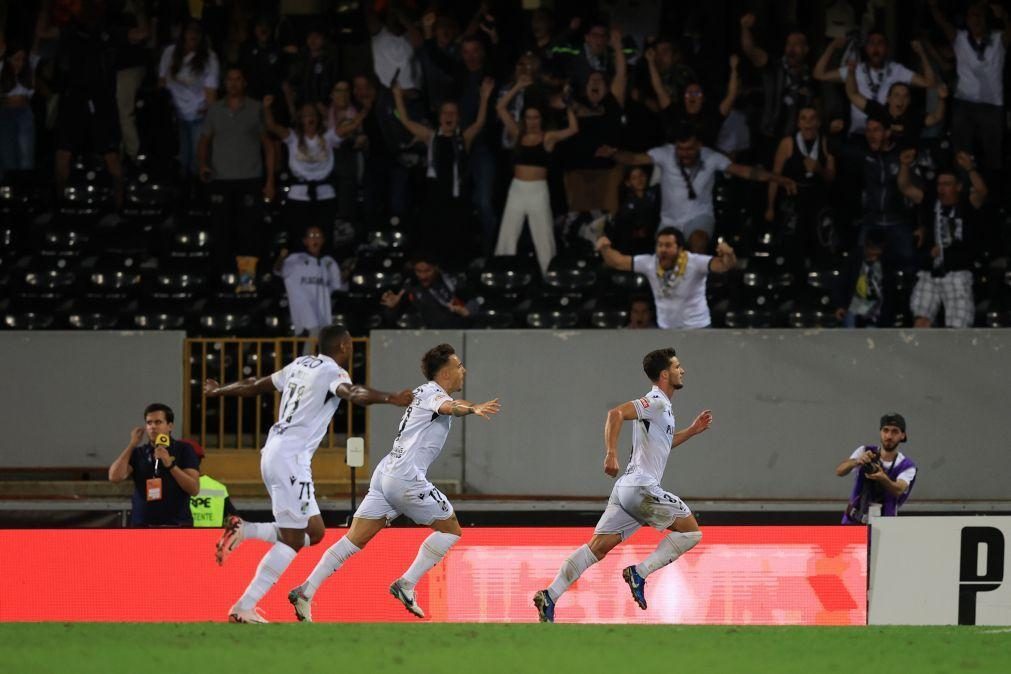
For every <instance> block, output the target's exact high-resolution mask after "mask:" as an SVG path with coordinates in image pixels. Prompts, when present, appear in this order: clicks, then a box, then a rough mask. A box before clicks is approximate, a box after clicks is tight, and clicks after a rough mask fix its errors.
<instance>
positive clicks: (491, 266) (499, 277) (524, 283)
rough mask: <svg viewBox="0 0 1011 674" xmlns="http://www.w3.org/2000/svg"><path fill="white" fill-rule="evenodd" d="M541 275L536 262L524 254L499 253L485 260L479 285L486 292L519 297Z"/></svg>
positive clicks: (501, 296) (503, 296)
mask: <svg viewBox="0 0 1011 674" xmlns="http://www.w3.org/2000/svg"><path fill="white" fill-rule="evenodd" d="M538 276H539V274H538V270H537V265H536V263H535V262H534V261H533V260H532V259H531V258H529V257H526V256H522V255H499V256H495V257H490V258H488V259H487V260H485V263H484V267H483V268H482V269H481V271H480V272H479V273H478V286H480V288H481V290H482V292H484V293H485V294H490V295H493V296H495V297H497V298H501V299H512V300H517V299H519V298H520V297H521V296H522V295H523V294H524V292H525V291H526V290H527V289H528V288H529V287H530V286H531V285H532V284H533V283H534V282H535V281H536V280H537V277H538Z"/></svg>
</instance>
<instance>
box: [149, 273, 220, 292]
mask: <svg viewBox="0 0 1011 674" xmlns="http://www.w3.org/2000/svg"><path fill="white" fill-rule="evenodd" d="M148 283H149V287H150V289H149V291H148V292H147V293H146V294H147V296H148V297H151V298H153V299H156V300H192V299H195V298H196V297H198V295H202V293H203V292H204V291H205V290H206V285H207V277H206V276H204V275H203V274H199V273H196V272H190V271H185V270H179V271H176V270H172V269H159V270H158V271H156V272H154V273H153V274H151V276H150V277H149V281H148Z"/></svg>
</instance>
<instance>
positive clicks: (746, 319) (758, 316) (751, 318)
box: [723, 307, 775, 330]
mask: <svg viewBox="0 0 1011 674" xmlns="http://www.w3.org/2000/svg"><path fill="white" fill-rule="evenodd" d="M723 324H724V325H725V326H726V327H728V328H731V329H738V330H740V329H745V328H771V327H772V326H773V325H774V324H775V313H774V312H773V311H772V310H770V309H767V308H764V307H742V308H733V309H728V310H727V313H726V314H725V315H724V317H723Z"/></svg>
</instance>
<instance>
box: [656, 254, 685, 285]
mask: <svg viewBox="0 0 1011 674" xmlns="http://www.w3.org/2000/svg"><path fill="white" fill-rule="evenodd" d="M672 271H673V273H674V276H684V275H685V272H686V271H688V251H687V250H682V251H681V252H680V253H678V259H677V261H676V262H675V263H674V269H673V270H672ZM667 274H668V272H665V271H664V270H663V269H661V268H660V265H659V264H657V266H656V275H657V276H659V277H660V278H663V277H664V276H666V275H667Z"/></svg>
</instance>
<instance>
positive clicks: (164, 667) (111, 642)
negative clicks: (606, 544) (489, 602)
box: [0, 623, 1011, 674]
mask: <svg viewBox="0 0 1011 674" xmlns="http://www.w3.org/2000/svg"><path fill="white" fill-rule="evenodd" d="M0 671H3V672H19V673H20V672H25V673H31V674H41V673H45V672H53V673H59V674H66V673H68V672H75V673H76V672H96V673H101V674H108V673H110V672H137V673H139V674H150V673H152V672H194V673H196V672H199V673H200V674H204V673H207V674H220V673H224V672H244V673H246V672H248V673H249V674H268V673H272V672H294V673H296V674H307V673H309V672H328V673H332V674H337V673H343V672H354V673H355V674H368V673H371V672H411V673H412V674H444V673H447V672H474V673H475V674H496V673H498V672H508V673H510V674H514V673H523V674H526V673H533V672H556V673H559V674H564V673H568V672H576V673H578V674H591V673H593V672H608V673H609V674H624V673H626V672H636V673H638V672H642V673H644V674H654V673H655V674H679V673H680V672H686V673H691V674H720V673H721V672H734V673H748V672H774V673H775V674H788V673H791V672H804V673H805V674H817V673H822V672H840V673H843V672H845V673H856V674H860V673H868V674H870V673H874V674H877V673H879V672H903V673H906V674H924V673H926V672H944V673H945V674H950V673H951V672H995V673H997V672H999V673H1000V674H1008V673H1009V672H1011V632H1009V631H997V630H996V629H995V628H986V627H851V628H845V627H843V628H831V627H679V626H675V627H665V626H649V627H646V626H630V625H615V626H610V625H536V624H535V625H529V624H526V625H471V624H464V625H437V624H406V625H405V624H361V625H349V624H314V625H297V624H294V625H293V624H285V625H264V626H252V625H228V624H209V623H196V624H177V623H164V624H129V623H119V624H95V623H91V624H87V623H73V624H69V623H34V624H26V623H20V624H2V625H0Z"/></svg>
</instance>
